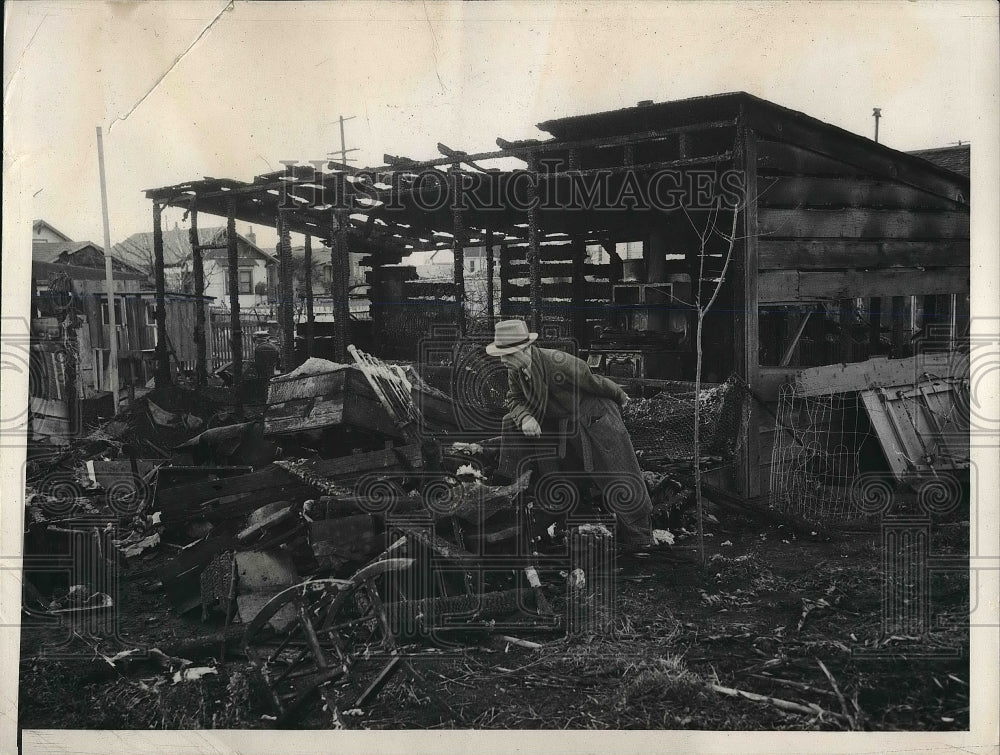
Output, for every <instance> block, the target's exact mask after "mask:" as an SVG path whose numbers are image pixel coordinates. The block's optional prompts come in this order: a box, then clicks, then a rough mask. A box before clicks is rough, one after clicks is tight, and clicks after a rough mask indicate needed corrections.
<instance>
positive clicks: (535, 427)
mask: <svg viewBox="0 0 1000 755" xmlns="http://www.w3.org/2000/svg"><path fill="white" fill-rule="evenodd" d="M521 432H523V433H524V434H525V435H527V436H528V437H529V438H537V437H538V436H539V435H541V434H542V427H541V425H539V424H538V420H537V419H535V418H534V417H532V416H531V415H530V414H529V415H527V416H526V417H525V418H524V419H522V420H521Z"/></svg>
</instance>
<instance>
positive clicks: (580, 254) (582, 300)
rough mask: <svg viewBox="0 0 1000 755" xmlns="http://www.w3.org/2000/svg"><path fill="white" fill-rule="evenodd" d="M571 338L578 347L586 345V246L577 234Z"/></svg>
mask: <svg viewBox="0 0 1000 755" xmlns="http://www.w3.org/2000/svg"><path fill="white" fill-rule="evenodd" d="M572 246H573V304H572V307H573V316H572V322H573V338H575V339H576V343H577V346H578V347H585V346H586V345H587V341H588V340H589V339H588V338H587V332H586V331H587V310H586V306H587V302H586V297H585V296H584V294H585V292H586V287H587V279H586V277H585V276H584V271H585V267H584V265H585V263H586V261H587V245H586V244H585V243H584V242H583V237H582V236H580V235H579V234H577V235H574V236H573V240H572Z"/></svg>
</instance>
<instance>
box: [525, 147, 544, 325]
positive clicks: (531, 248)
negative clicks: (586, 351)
mask: <svg viewBox="0 0 1000 755" xmlns="http://www.w3.org/2000/svg"><path fill="white" fill-rule="evenodd" d="M528 170H529V171H530V173H531V181H529V183H528V255H527V256H528V276H529V281H530V286H529V289H528V290H529V292H530V296H531V330H532V331H534V332H535V333H540V332H541V331H542V267H541V253H540V250H539V244H538V206H537V205H538V155H537V154H535V153H534V152H531V153H529V154H528Z"/></svg>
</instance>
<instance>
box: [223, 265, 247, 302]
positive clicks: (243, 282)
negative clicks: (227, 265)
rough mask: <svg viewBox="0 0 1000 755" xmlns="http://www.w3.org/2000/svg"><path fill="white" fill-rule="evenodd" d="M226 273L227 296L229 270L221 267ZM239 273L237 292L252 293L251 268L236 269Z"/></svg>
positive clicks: (227, 293)
mask: <svg viewBox="0 0 1000 755" xmlns="http://www.w3.org/2000/svg"><path fill="white" fill-rule="evenodd" d="M223 272H224V273H225V274H226V277H225V281H226V296H229V271H228V270H225V269H223ZM237 274H238V275H239V292H240V293H241V294H252V293H253V270H239V271H237Z"/></svg>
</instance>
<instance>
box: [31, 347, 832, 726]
mask: <svg viewBox="0 0 1000 755" xmlns="http://www.w3.org/2000/svg"><path fill="white" fill-rule="evenodd" d="M352 356H353V358H354V360H355V363H354V364H351V365H343V364H335V363H332V362H328V361H325V360H321V359H315V358H313V359H309V360H307V361H306V362H305V363H304V364H302V365H301V366H300V367H299V368H298V369H296V370H294V371H293V372H291V373H288V374H287V375H283V376H280V377H278V378H275V379H273V380H271V381H270V384H269V385H268V386H267V387H266V391H267V392H266V395H261V396H260V402H259V403H258V404H256V405H250V404H247V405H236V404H233V402H232V399H231V397H230V396H229V395H228V394H227V392H226V391H225V390H224V389H222V388H218V387H212V386H208V387H202V388H200V389H198V390H194V389H192V388H186V387H183V386H176V385H174V386H169V387H167V388H166V389H156V390H154V391H152V392H151V393H149V394H148V395H146V396H144V397H142V398H140V399H137V400H136V401H135V402H133V404H132V405H131V406H129V407H128V408H126V409H125V410H124V411H122V412H121V413H120V414H119V415H118V416H116V417H115V418H114V419H113V420H111V421H110V422H106V423H104V424H102V425H100V426H97V427H94V428H92V429H91V431H90V432H89V433H88V434H87V435H85V436H84V437H82V438H80V439H78V440H76V441H75V442H73V443H71V444H70V445H68V446H65V447H62V448H60V449H58V450H55V451H54V450H52V449H43V448H33V449H31V451H30V452H29V462H28V474H27V490H26V517H25V561H24V563H25V570H24V611H25V613H24V617H25V619H24V622H25V625H26V626H29V625H32V624H33V623H35V624H45V623H46V622H47V623H48V624H49V625H58V626H60V627H63V628H68V630H69V633H68V635H67V636H68V637H69V640H68V641H67V642H68V643H69V644H68V645H67V647H69V645H72V644H73V643H74V642H75V643H79V642H83V643H84V644H85V645H86V646H88V647H93V648H94V649H93V665H95V667H96V669H97V672H98V673H99V674H100V673H104V674H107V673H109V670H110V673H115V674H128V673H129V672H130V670H132V669H148V668H149V667H150V664H152V667H153V668H154V669H158V670H159V671H158V673H160V674H161V677H160V682H162V683H166V682H168V681H170V680H172V682H173V684H177V683H179V682H187V681H197V680H200V679H201V678H202V677H203V676H205V675H212V674H215V673H216V665H217V664H220V663H225V662H227V659H232V658H238V659H240V660H241V661H245V660H249V662H250V664H251V667H252V668H253V670H254V672H255V681H256V684H257V685H258V689H260V690H263V692H262V693H261V698H262V699H263V701H264V702H265V703H267V706H268V707H267V708H266V709H265V710H263V711H260V712H259V715H262V716H263V717H264V718H265V720H274V721H278V722H283V721H286V720H288V719H289V717H291V716H293V715H294V714H296V713H297V712H298V711H300V710H301V709H302V708H303V706H304V705H305V706H309V705H311V706H314V709H315V706H320V705H321V706H322V710H324V711H326V712H327V713H328V715H329V716H330V717H331V719H332V721H331V723H332V725H335V726H343V725H344V723H345V718H344V715H345V713H347V712H350V711H357V710H358V709H362V708H363V707H364V706H365V705H366V703H369V702H370V701H371V700H372V699H373V698H374V697H375V696H376V695H378V693H379V691H380V690H381V689H382V688H383V687H384V686H385V685H386V684H387V683H388V682H389V681H390V680H391V679H392V678H393V677H394V676H397V674H398V672H402V675H403V676H404V677H405V678H407V679H409V680H410V682H411V683H413V684H418V685H419V683H420V679H421V677H420V672H419V670H418V665H419V664H416V663H414V662H412V659H413V658H414V657H418V656H419V654H420V652H423V651H426V652H436V651H438V650H439V649H440V648H442V647H449V646H454V645H455V644H456V643H459V644H461V643H473V644H474V643H478V642H481V641H482V638H483V637H484V635H485V636H492V637H497V636H499V637H502V638H503V639H504V641H505V642H513V643H515V644H521V645H523V646H524V647H538V646H540V644H544V643H546V642H553V641H556V640H559V639H565V638H567V637H568V638H573V637H586V636H594V635H607V634H609V633H610V632H612V626H611V616H612V614H613V613H614V610H613V606H612V603H613V601H614V587H613V585H614V579H615V572H616V571H620V570H621V568H622V566H621V564H620V563H618V562H616V560H615V558H616V557H615V549H614V539H613V535H612V530H613V518H610V517H609V516H608V513H607V512H606V511H602V510H601V509H600V507H599V505H598V504H597V502H596V499H597V496H596V495H594V496H593V498H592V499H591V498H588V491H586V490H580V491H578V492H579V494H580V495H579V497H578V499H576V500H574V501H573V502H570V501H568V500H563V501H556V502H555V503H554V504H553V503H552V502H551V501H549V502H548V503H546V502H543V501H540V500H537V499H536V498H535V496H534V493H533V488H532V485H531V479H530V473H527V474H525V475H524V476H522V477H521V478H520V479H518V480H516V481H515V482H514V483H513V484H509V485H499V486H498V485H491V484H489V479H490V477H491V473H492V470H493V468H494V466H495V464H496V462H497V455H498V450H499V438H497V437H496V436H498V435H499V427H500V421H501V418H502V415H503V406H502V397H503V386H501V385H496V386H491V385H489V384H485V385H483V386H481V390H480V391H479V396H478V399H476V400H477V401H478V402H479V405H477V406H475V407H472V408H473V409H474V411H464V412H458V411H456V405H455V401H453V399H452V397H451V396H450V395H449V393H448V387H449V381H448V380H447V379H442V378H441V375H442V374H444V373H443V372H442V370H441V369H439V368H434V367H428V366H426V365H410V364H395V365H388V364H386V363H383V362H381V361H379V360H377V359H375V358H373V357H370V356H369V355H367V354H364V353H363V352H360V351H357V350H355V349H353V347H352ZM444 372H446V370H445V371H444ZM435 383H436V385H435ZM664 396H667V393H666V392H665V393H664ZM709 398H710V399H711V398H712V397H711V396H710V397H709ZM664 400H666V399H664ZM656 401H657V399H656V398H655V397H653V398H649V399H641V400H638V401H634V402H632V404H633V408H632V409H631V410H630V414H629V416H628V419H629V421H630V422H631V423H632V425H633V426H635V427H636V428H637V433H639V434H641V432H644V431H645V432H648V431H649V430H650V428H651V425H650V423H651V422H652V421H654V420H655V422H657V423H661V424H662V423H663V422H665V419H664V417H665V416H666V415H665V414H664V412H665V411H667V409H665V408H664V406H658V405H657V404H656ZM465 409H469V407H465ZM470 418H472V419H470ZM470 422H472V423H473V426H472V429H471V430H470ZM477 422H478V427H476V426H475V423H477ZM459 424H461V425H462V426H461V427H459ZM710 429H711V428H710ZM706 435H707V436H709V441H710V442H714V441H713V440H712V438H711V435H712V433H711V432H708V433H706ZM474 437H479V438H480V440H479V441H475V442H473V441H472V440H470V438H474ZM456 438H461V440H456ZM661 441H662V438H661ZM664 447H665V446H664V445H663V443H662V442H661V443H660V444H659V445H658V448H661V449H662V448H664ZM723 450H724V449H723ZM644 453H645V452H642V451H640V456H643V454H644ZM687 453H688V454H690V445H688V446H687ZM718 458H719V457H713V456H712V455H711V454H707V455H706V456H705V457H704V458H703V459H702V462H703V463H705V464H708V465H711V464H712V463H713V462H717V461H718ZM644 465H645V466H647V467H649V469H648V471H647V472H646V483H647V486H648V487H649V490H650V492H651V494H652V498H653V501H654V506H655V512H654V527H655V528H656V529H655V530H654V535H655V539H656V541H657V543H658V544H659V547H657V548H655V549H654V550H652V551H651V552H650V553H647V554H643V556H642V557H645V558H647V559H650V560H652V561H656V560H657V559H666V560H669V559H677V558H692V557H693V556H692V555H691V554H690V553H687V552H688V551H690V550H693V549H692V548H685V545H684V543H683V541H684V539H685V538H686V537H688V536H689V535H691V534H693V532H692V531H693V530H694V528H695V525H694V523H693V510H694V496H693V470H692V460H691V459H690V458H684V457H683V455H679V456H677V457H674V458H664V457H663V456H662V455H661V456H658V457H657V456H654V455H652V454H649V453H646V458H645V461H644ZM703 491H704V493H703V494H704V496H705V497H706V498H708V499H710V500H711V501H712V502H714V506H711V507H710V508H709V513H708V520H709V522H712V521H717V520H716V519H715V516H714V514H712V511H715V513H716V514H721V513H722V512H724V511H726V510H736V511H739V512H740V513H742V514H748V513H749V514H752V515H757V516H760V517H763V518H765V519H768V518H771V519H773V518H774V517H776V516H779V515H777V514H775V513H774V512H773V511H770V510H769V509H767V508H766V507H764V506H758V507H757V508H754V507H752V506H751V504H749V503H748V502H746V501H744V500H741V499H738V498H736V497H734V496H732V495H729V494H727V493H725V492H723V491H722V490H719V489H718V488H715V487H714V486H713V485H711V484H709V483H706V484H705V485H704V486H703ZM779 518H780V519H781V520H782V522H783V523H784V524H788V525H789V526H791V527H793V528H796V527H797V526H798V525H797V524H796V523H795V522H794V521H793V520H790V519H789V518H788V517H780V516H779ZM802 529H804V530H807V531H811V534H813V535H815V534H816V533H815V527H814V526H810V525H807V524H804V523H803V524H802ZM675 540H676V541H682V542H675ZM688 542H690V541H688ZM57 562H58V563H57ZM647 563H649V562H648V561H647ZM626 568H627V567H626ZM126 588H128V589H129V590H132V591H133V592H136V591H137V592H138V593H141V594H142V595H144V596H146V598H147V599H148V600H149V601H153V602H154V604H155V605H159V606H160V608H159V609H156V610H158V611H160V612H161V613H162V614H163V615H166V614H167V613H170V614H171V615H173V616H176V617H181V619H182V620H183V621H184V622H185V623H186V626H188V628H189V630H190V631H188V632H187V636H184V637H181V638H177V637H176V636H175V637H174V638H173V639H172V640H170V641H167V642H163V641H157V642H156V644H151V643H150V642H145V643H142V642H140V645H141V646H140V647H134V644H135V640H132V641H131V643H129V642H125V643H124V644H125V646H126V647H125V649H124V650H121V651H120V652H116V653H114V654H108V653H107V652H105V651H101V650H98V649H97V648H98V645H99V642H100V640H102V639H107V638H108V637H109V636H111V637H117V638H118V639H119V640H120V641H121V640H122V639H123V638H122V635H120V634H119V633H120V630H121V626H122V620H123V617H122V612H121V611H119V610H118V609H119V606H118V601H119V595H121V594H123V593H124V592H127V590H126ZM154 613H155V612H154ZM147 621H148V620H147ZM129 626H130V629H134V625H129ZM192 626H195V627H201V629H193V630H192V629H190V628H191V627H192ZM142 629H143V628H142V627H140V630H142ZM146 629H148V630H150V631H149V632H145V633H144V634H149V635H153V636H155V631H152V630H155V627H153V626H147V627H146ZM140 633H143V632H140ZM126 634H128V633H126ZM147 639H148V638H147ZM43 651H44V652H50V653H55V654H56V655H58V648H55V649H53V648H46V649H43ZM206 659H211V664H210V665H203V666H199V665H197V662H198V661H204V660H206ZM144 683H145V682H144ZM445 707H447V706H445Z"/></svg>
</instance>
